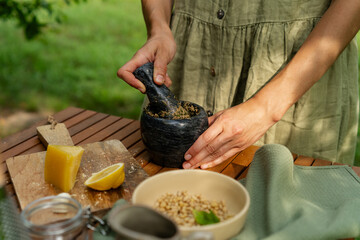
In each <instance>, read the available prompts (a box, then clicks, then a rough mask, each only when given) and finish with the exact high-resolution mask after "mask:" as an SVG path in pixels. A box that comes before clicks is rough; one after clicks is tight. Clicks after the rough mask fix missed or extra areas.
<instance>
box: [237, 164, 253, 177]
mask: <svg viewBox="0 0 360 240" xmlns="http://www.w3.org/2000/svg"><path fill="white" fill-rule="evenodd" d="M249 169H250V166H249V167H247V168H245V170H244V171H243V172H242V173H241V174H240V176H239V177H238V178H236V179H237V180H240V179H243V178H244V177H246V175H247V173H248V171H249Z"/></svg>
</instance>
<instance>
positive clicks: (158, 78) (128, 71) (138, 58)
mask: <svg viewBox="0 0 360 240" xmlns="http://www.w3.org/2000/svg"><path fill="white" fill-rule="evenodd" d="M175 52H176V44H175V40H174V37H173V35H172V33H171V30H170V28H169V29H166V30H163V31H159V33H157V34H154V35H152V36H150V37H149V39H148V40H147V42H146V43H145V44H144V46H143V47H142V48H140V49H139V50H138V51H137V52H136V53H135V55H134V56H133V57H132V58H131V60H130V61H129V62H127V63H126V64H125V65H124V66H122V67H121V68H120V69H119V70H118V72H117V75H118V77H119V78H121V79H123V80H124V81H125V82H127V83H128V84H129V85H130V86H132V87H134V88H136V89H138V90H139V91H140V92H142V93H145V91H146V89H145V86H144V84H142V83H141V82H140V81H139V80H137V79H136V78H135V76H134V75H133V72H134V71H135V69H137V68H138V67H140V66H142V65H143V64H145V63H147V62H153V63H154V82H155V83H156V84H158V85H161V84H163V83H164V84H165V85H166V86H170V85H171V80H170V78H169V76H168V75H167V73H166V71H167V65H168V63H169V62H170V61H171V60H172V59H173V57H174V55H175Z"/></svg>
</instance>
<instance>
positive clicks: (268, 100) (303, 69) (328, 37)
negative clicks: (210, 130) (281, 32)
mask: <svg viewBox="0 0 360 240" xmlns="http://www.w3.org/2000/svg"><path fill="white" fill-rule="evenodd" d="M359 28H360V1H358V0H346V1H340V0H335V1H333V2H332V4H331V6H330V7H329V9H328V10H327V11H326V13H325V14H324V15H323V17H322V19H321V20H320V21H319V23H318V24H317V25H316V26H315V28H314V29H313V31H312V32H311V33H310V35H309V36H308V38H307V39H306V41H305V42H304V44H303V45H302V46H301V48H300V49H299V51H298V52H297V53H296V54H295V56H294V57H293V59H292V60H291V61H290V62H289V63H288V64H287V66H286V67H285V68H284V69H283V70H281V71H280V72H279V74H277V75H276V76H275V77H274V78H273V79H272V80H271V81H270V82H269V83H268V84H267V85H266V86H265V87H264V88H263V89H262V90H260V91H259V92H258V93H257V94H256V95H255V96H254V98H253V100H255V101H259V104H262V105H263V106H266V107H267V112H269V114H271V116H272V117H273V120H274V121H275V122H276V121H278V120H280V119H281V117H282V116H283V115H284V114H285V112H286V111H287V110H288V109H289V108H290V106H292V105H293V104H294V103H295V102H296V101H297V100H298V99H299V98H300V97H301V96H302V95H303V94H304V93H305V92H306V91H307V90H309V89H310V88H311V87H312V86H313V85H314V84H315V83H316V82H317V81H318V80H319V79H320V78H321V77H322V76H323V75H324V74H325V72H326V71H327V70H328V69H329V68H330V67H331V65H332V64H333V63H334V62H335V60H336V59H337V57H338V56H339V55H340V54H341V52H342V51H343V50H344V48H345V47H346V46H347V45H348V43H349V42H350V41H351V40H352V39H353V38H354V36H355V35H356V33H357V32H358V31H359Z"/></svg>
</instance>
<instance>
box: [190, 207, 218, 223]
mask: <svg viewBox="0 0 360 240" xmlns="http://www.w3.org/2000/svg"><path fill="white" fill-rule="evenodd" d="M193 215H194V218H195V221H196V222H197V223H198V224H200V225H208V224H214V223H218V222H220V219H219V218H218V217H217V216H216V215H215V213H214V212H213V211H211V210H210V212H205V211H198V210H195V209H194V210H193Z"/></svg>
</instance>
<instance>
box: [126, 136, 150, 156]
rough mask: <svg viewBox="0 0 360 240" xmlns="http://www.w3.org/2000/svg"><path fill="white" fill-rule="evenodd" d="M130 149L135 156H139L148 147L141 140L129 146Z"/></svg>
mask: <svg viewBox="0 0 360 240" xmlns="http://www.w3.org/2000/svg"><path fill="white" fill-rule="evenodd" d="M124 145H125V144H124ZM128 150H129V152H130V153H131V154H132V155H133V157H137V156H138V155H139V154H140V153H142V152H144V151H145V150H146V147H145V145H144V143H143V142H142V141H140V140H139V141H138V142H137V143H135V144H134V145H132V146H131V147H130V148H128Z"/></svg>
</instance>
